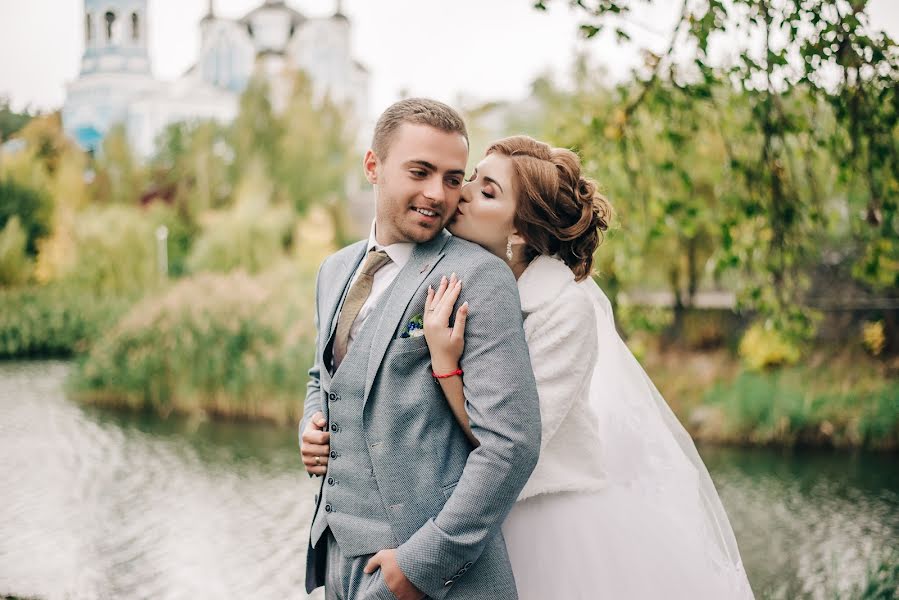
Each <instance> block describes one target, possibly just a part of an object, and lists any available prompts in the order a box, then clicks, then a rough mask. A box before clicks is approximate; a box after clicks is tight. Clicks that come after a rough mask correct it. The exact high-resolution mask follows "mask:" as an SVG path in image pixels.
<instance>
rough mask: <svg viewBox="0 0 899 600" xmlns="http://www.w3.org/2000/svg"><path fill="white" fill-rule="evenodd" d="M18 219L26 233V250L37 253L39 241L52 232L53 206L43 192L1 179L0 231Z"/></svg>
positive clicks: (8, 179)
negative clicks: (10, 221) (9, 222)
mask: <svg viewBox="0 0 899 600" xmlns="http://www.w3.org/2000/svg"><path fill="white" fill-rule="evenodd" d="M13 217H16V218H18V219H19V225H20V226H21V227H22V228H23V229H24V232H25V250H26V252H27V253H28V254H29V255H30V256H34V255H35V254H36V253H37V241H38V240H39V239H40V238H42V237H44V236H46V235H47V234H48V233H49V232H50V226H51V222H52V218H53V204H52V202H51V199H50V197H49V196H48V195H47V194H46V193H43V192H41V191H38V190H34V189H32V188H29V187H27V186H25V185H22V184H20V183H18V182H16V181H15V180H13V179H11V178H7V179H0V229H2V228H3V227H5V226H6V224H7V222H8V221H9V220H10V219H12V218H13Z"/></svg>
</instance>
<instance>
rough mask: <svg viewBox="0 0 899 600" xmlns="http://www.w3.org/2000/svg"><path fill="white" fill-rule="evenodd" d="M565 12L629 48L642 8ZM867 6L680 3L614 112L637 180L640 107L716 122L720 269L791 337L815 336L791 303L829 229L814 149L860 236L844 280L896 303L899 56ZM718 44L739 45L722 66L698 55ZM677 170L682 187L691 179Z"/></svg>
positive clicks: (604, 2)
mask: <svg viewBox="0 0 899 600" xmlns="http://www.w3.org/2000/svg"><path fill="white" fill-rule="evenodd" d="M570 3H571V5H572V6H575V7H576V8H577V9H578V10H580V11H582V13H583V14H584V22H583V25H582V32H583V33H584V35H585V36H587V37H593V36H595V35H598V34H600V33H602V32H603V31H605V30H613V31H614V33H615V35H616V36H617V37H618V39H619V40H621V41H622V42H626V41H627V40H628V39H630V34H629V33H628V30H629V29H630V28H631V27H632V25H631V23H630V22H629V15H630V11H631V9H632V8H633V7H634V6H637V5H643V6H649V5H650V4H651V2H650V0H572V1H571V2H570ZM546 4H547V2H536V3H535V6H536V7H537V8H538V9H545V8H546ZM865 9H866V2H864V1H852V2H850V1H848V0H837V1H836V2H834V1H833V0H780V1H778V2H773V1H771V0H728V1H727V2H725V1H723V0H707V1H704V2H692V1H688V0H684V2H683V3H682V8H681V12H680V16H679V18H678V20H677V22H676V23H675V26H674V29H673V32H672V35H671V39H670V43H669V46H668V48H667V50H666V51H664V52H663V53H661V54H653V53H651V52H646V56H647V61H646V64H645V65H644V66H643V67H642V68H641V69H640V70H639V71H638V73H636V74H635V80H636V84H635V85H632V86H629V87H628V88H627V89H626V94H625V95H623V96H622V97H621V98H620V101H619V107H618V108H619V109H620V110H619V111H617V112H615V114H616V115H617V117H616V123H615V124H614V125H615V127H617V131H616V132H615V135H616V136H617V137H618V139H619V140H621V148H620V151H621V152H622V153H623V154H624V155H625V156H628V153H630V156H634V157H635V158H637V157H638V158H639V160H640V161H641V162H639V163H638V164H640V166H641V168H640V169H639V171H638V177H637V179H641V178H645V177H644V175H645V171H648V172H649V173H650V175H653V176H655V175H657V173H655V172H654V169H646V170H644V169H643V168H642V167H643V165H644V164H645V161H646V159H647V156H646V155H645V153H641V152H639V150H638V149H637V147H636V141H637V138H638V137H639V135H638V133H637V130H638V129H639V128H640V126H641V123H642V120H641V119H640V114H641V111H644V110H649V111H650V112H652V110H653V108H654V107H653V103H654V102H657V101H658V100H659V99H660V98H661V99H663V105H664V104H665V103H668V104H670V105H671V106H672V107H683V106H685V105H686V106H689V105H691V104H692V105H694V106H696V107H701V106H702V107H703V109H702V110H703V111H704V112H703V113H702V114H704V115H706V116H707V120H710V121H711V122H716V123H719V124H724V125H725V126H723V127H721V128H720V131H719V132H720V134H721V142H722V144H723V145H722V149H723V151H724V156H725V157H726V160H727V164H726V166H725V168H724V171H725V172H726V173H728V174H729V175H728V176H729V177H730V179H729V181H728V186H727V187H728V191H727V194H726V195H725V196H723V197H722V198H721V201H722V204H721V214H722V216H724V217H725V219H724V221H723V222H722V223H721V224H720V226H721V241H722V243H721V252H720V253H719V256H718V260H717V264H718V267H719V272H722V271H728V270H729V271H737V272H739V273H740V277H739V279H738V281H739V282H741V291H742V294H741V300H742V304H743V305H744V306H746V307H748V308H752V309H755V310H758V311H759V312H760V313H761V314H762V315H763V317H765V318H767V319H768V320H769V321H770V322H771V323H772V324H773V325H774V326H775V327H776V328H777V329H779V330H781V331H782V332H784V333H786V334H787V335H788V336H790V337H793V338H799V339H801V338H806V337H808V336H809V335H810V334H811V332H812V331H813V329H814V321H815V319H814V314H812V313H810V312H809V311H807V310H805V309H803V308H802V306H801V303H802V298H803V293H804V291H805V289H806V288H807V285H808V277H807V268H808V265H809V264H810V263H813V262H815V261H816V260H818V259H819V257H820V252H821V246H820V240H821V236H820V235H819V234H818V232H820V231H822V230H824V229H825V228H826V225H827V211H826V210H825V206H824V204H825V202H826V201H829V200H830V198H828V197H826V196H825V195H824V193H822V192H823V190H825V189H826V188H827V187H828V184H829V182H830V176H829V174H828V173H826V172H824V173H823V178H822V177H821V175H822V171H821V169H820V165H821V155H822V153H823V152H824V151H826V152H827V154H828V155H829V156H828V158H829V160H830V161H831V164H832V165H840V166H839V170H840V174H841V180H840V181H838V183H842V184H843V186H844V187H843V189H842V190H841V193H842V194H843V202H844V203H845V206H846V208H847V210H846V213H848V215H849V218H850V220H851V230H852V231H853V233H854V234H855V235H856V237H857V238H859V239H860V243H859V244H858V246H859V247H858V251H857V252H855V253H854V255H853V256H850V257H848V259H849V260H852V261H854V262H855V270H854V272H855V274H856V277H858V278H859V280H860V281H862V282H864V283H866V284H867V285H869V286H871V287H872V288H875V289H879V290H880V291H882V292H887V293H889V294H891V295H893V294H895V295H899V293H897V292H899V285H897V283H899V275H897V274H896V273H897V272H899V269H897V265H899V240H897V238H899V228H897V227H896V226H895V219H896V197H897V191H899V183H897V181H896V177H897V175H896V173H897V169H896V166H897V165H896V158H897V154H899V152H897V150H899V135H897V104H899V101H897V97H896V92H895V90H896V88H897V85H896V81H897V79H899V78H897V74H899V51H897V46H896V44H895V43H894V42H893V41H892V40H891V39H890V38H889V37H888V36H887V35H886V34H884V33H882V32H878V31H876V30H875V29H874V28H873V27H872V25H871V22H870V18H869V17H868V15H867V13H866V12H865ZM721 36H727V37H728V39H729V40H730V41H731V43H732V44H737V46H738V55H737V59H736V60H734V61H733V62H731V63H728V64H720V63H716V62H715V61H714V60H713V59H712V57H711V54H710V47H711V45H712V43H713V41H714V40H715V39H716V37H721ZM759 42H760V43H759ZM675 48H678V49H679V51H678V53H677V54H675V52H674V49H675ZM828 74H831V76H828ZM655 108H657V109H658V108H659V107H658V106H656V107H655ZM662 110H663V112H670V111H668V109H662ZM678 110H680V108H678ZM735 119H736V120H735ZM727 125H729V126H727ZM821 125H829V129H826V130H824V131H821V130H820V129H821V128H820V126H821ZM676 129H677V128H676V127H671V130H672V131H676ZM668 137H670V135H669V136H668ZM672 141H673V140H672ZM650 162H651V161H650ZM624 164H625V165H627V164H629V163H628V161H627V160H626V159H625V163H624ZM677 171H678V170H677V168H676V166H675V169H673V170H672V173H677ZM679 174H680V175H684V174H686V175H687V177H688V178H690V179H692V170H689V171H687V172H686V173H684V172H680V173H679ZM632 179H633V178H632ZM631 183H632V186H633V187H634V189H639V187H640V186H641V185H643V186H645V185H647V184H646V183H641V182H640V181H637V180H632V181H631ZM684 183H685V184H687V183H688V181H687V178H684ZM688 187H689V186H688Z"/></svg>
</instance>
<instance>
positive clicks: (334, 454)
mask: <svg viewBox="0 0 899 600" xmlns="http://www.w3.org/2000/svg"><path fill="white" fill-rule="evenodd" d="M330 456H331V458H337V452H335V451H334V450H331V455H330Z"/></svg>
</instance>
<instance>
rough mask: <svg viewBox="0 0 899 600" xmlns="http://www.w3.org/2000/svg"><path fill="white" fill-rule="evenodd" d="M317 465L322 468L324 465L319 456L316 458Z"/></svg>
mask: <svg viewBox="0 0 899 600" xmlns="http://www.w3.org/2000/svg"><path fill="white" fill-rule="evenodd" d="M315 464H316V466H320V465H321V464H322V459H321V457H318V456H316V457H315Z"/></svg>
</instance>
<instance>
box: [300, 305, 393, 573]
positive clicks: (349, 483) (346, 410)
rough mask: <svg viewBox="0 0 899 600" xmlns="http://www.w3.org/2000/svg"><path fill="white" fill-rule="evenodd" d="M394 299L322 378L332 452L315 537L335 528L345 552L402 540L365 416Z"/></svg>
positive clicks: (378, 309)
mask: <svg viewBox="0 0 899 600" xmlns="http://www.w3.org/2000/svg"><path fill="white" fill-rule="evenodd" d="M388 298H389V290H388V291H386V292H385V293H384V296H382V297H381V300H382V302H379V303H378V304H377V305H375V309H374V310H373V311H372V312H371V313H370V314H369V315H368V318H366V320H365V323H364V324H363V325H362V328H361V329H360V330H359V334H358V336H357V337H356V338H355V339H354V340H353V343H352V345H351V346H350V349H349V351H348V352H347V355H346V357H345V358H344V359H343V362H342V363H340V368H339V369H337V372H336V373H334V376H333V377H331V378H328V377H327V375H324V374H323V377H322V394H323V399H324V400H325V402H326V403H327V411H326V414H327V418H328V422H329V424H330V431H331V442H330V443H331V456H330V458H329V459H328V473H327V475H325V477H324V480H323V481H322V488H321V493H320V497H319V499H318V502H317V507H316V513H315V517H314V518H313V521H312V532H311V533H312V535H311V542H312V545H313V546H315V545H316V544H317V543H318V540H319V538H320V537H321V535H322V533H324V531H325V530H326V529H327V528H328V527H330V528H331V532H332V533H333V534H334V538H335V539H336V540H337V545H338V546H339V547H340V551H341V552H342V553H343V555H344V556H361V555H363V554H372V553H374V552H377V551H378V550H382V549H384V548H396V547H397V546H398V545H399V541H398V540H397V539H396V537H395V536H394V535H393V531H392V530H391V527H390V518H389V517H388V515H387V513H386V511H385V508H384V502H383V500H382V499H381V493H380V491H379V490H378V483H377V480H376V479H375V476H374V470H373V468H372V464H371V456H370V454H369V450H368V448H367V447H366V444H367V442H366V438H365V430H364V429H365V428H364V422H363V415H362V407H363V402H362V401H363V396H364V394H365V378H366V373H367V370H368V357H369V352H370V350H371V345H372V336H373V335H374V332H375V330H376V329H377V324H378V321H379V320H380V319H381V315H382V314H383V312H384V305H385V304H387V302H386V300H387V299H388ZM338 314H339V313H338ZM334 318H335V320H336V318H337V317H336V315H335V317H334ZM328 379H330V381H328ZM326 386H327V387H326Z"/></svg>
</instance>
